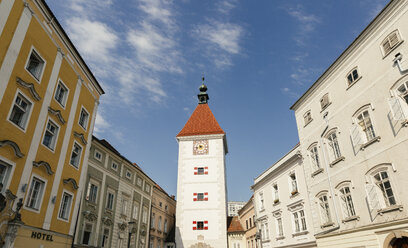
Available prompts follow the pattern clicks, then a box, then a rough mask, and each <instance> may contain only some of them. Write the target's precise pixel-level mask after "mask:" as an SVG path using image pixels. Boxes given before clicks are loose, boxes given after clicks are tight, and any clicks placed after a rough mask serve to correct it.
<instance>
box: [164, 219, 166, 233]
mask: <svg viewBox="0 0 408 248" xmlns="http://www.w3.org/2000/svg"><path fill="white" fill-rule="evenodd" d="M163 231H164V232H165V233H167V219H165V220H164V230H163Z"/></svg>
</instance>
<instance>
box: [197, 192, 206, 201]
mask: <svg viewBox="0 0 408 248" xmlns="http://www.w3.org/2000/svg"><path fill="white" fill-rule="evenodd" d="M203 200H204V193H198V194H197V201H203Z"/></svg>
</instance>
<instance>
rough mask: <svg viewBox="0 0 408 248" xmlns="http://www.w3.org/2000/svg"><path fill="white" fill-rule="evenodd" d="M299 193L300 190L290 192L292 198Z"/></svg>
mask: <svg viewBox="0 0 408 248" xmlns="http://www.w3.org/2000/svg"><path fill="white" fill-rule="evenodd" d="M298 195H299V192H298V191H296V192H292V193H290V198H294V197H296V196H298Z"/></svg>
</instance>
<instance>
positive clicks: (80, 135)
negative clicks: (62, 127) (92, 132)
mask: <svg viewBox="0 0 408 248" xmlns="http://www.w3.org/2000/svg"><path fill="white" fill-rule="evenodd" d="M74 136H75V137H77V138H79V139H80V140H81V142H82V143H83V144H84V145H87V144H88V142H86V139H85V136H84V134H83V133H78V132H75V131H74Z"/></svg>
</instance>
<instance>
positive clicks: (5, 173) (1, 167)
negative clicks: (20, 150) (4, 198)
mask: <svg viewBox="0 0 408 248" xmlns="http://www.w3.org/2000/svg"><path fill="white" fill-rule="evenodd" d="M10 170H11V165H10V164H8V163H6V162H4V161H2V160H0V183H2V184H3V192H4V191H5V189H6V186H7V184H8V181H9V177H10Z"/></svg>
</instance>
